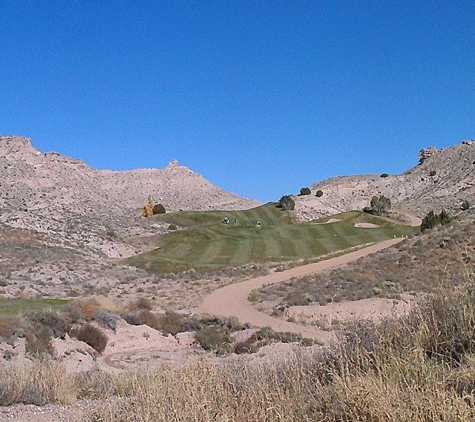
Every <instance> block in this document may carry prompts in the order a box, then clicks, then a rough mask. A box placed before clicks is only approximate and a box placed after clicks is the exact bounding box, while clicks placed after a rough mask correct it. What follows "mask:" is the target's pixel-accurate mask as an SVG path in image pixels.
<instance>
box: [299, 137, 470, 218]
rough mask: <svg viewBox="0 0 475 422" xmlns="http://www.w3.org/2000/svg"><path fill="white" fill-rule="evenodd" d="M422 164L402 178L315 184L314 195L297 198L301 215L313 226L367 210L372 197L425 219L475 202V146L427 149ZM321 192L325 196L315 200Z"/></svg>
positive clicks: (348, 178)
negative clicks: (431, 213) (313, 222)
mask: <svg viewBox="0 0 475 422" xmlns="http://www.w3.org/2000/svg"><path fill="white" fill-rule="evenodd" d="M421 158H422V162H421V163H420V164H418V165H416V166H415V167H413V168H411V169H410V170H408V171H406V172H405V173H402V174H400V175H388V176H387V177H381V175H356V176H341V177H333V178H330V179H328V180H324V181H321V182H316V183H314V184H313V185H311V190H312V194H311V195H307V196H297V197H296V201H295V202H296V207H295V208H296V215H297V217H298V218H299V219H301V220H304V221H308V220H312V219H314V218H317V217H322V216H326V215H332V214H337V213H339V212H343V211H350V210H355V209H363V208H364V207H366V206H369V203H370V201H371V198H372V197H373V196H376V195H378V196H379V195H385V196H386V197H388V198H389V199H390V200H391V203H392V206H393V210H399V211H402V212H404V213H409V214H414V215H418V216H420V217H423V216H425V215H426V214H427V213H428V212H429V211H430V210H435V211H439V210H440V209H442V208H445V209H446V210H448V211H449V212H450V213H451V214H456V213H458V212H459V211H460V206H461V204H462V202H463V201H465V200H467V201H469V203H470V204H474V203H475V142H474V141H463V142H462V143H461V144H458V145H455V146H452V147H450V148H446V149H443V150H435V149H431V148H429V149H427V150H422V151H421V153H420V156H419V159H421ZM318 190H322V192H323V196H321V197H320V198H317V197H316V196H315V194H316V192H317V191H318Z"/></svg>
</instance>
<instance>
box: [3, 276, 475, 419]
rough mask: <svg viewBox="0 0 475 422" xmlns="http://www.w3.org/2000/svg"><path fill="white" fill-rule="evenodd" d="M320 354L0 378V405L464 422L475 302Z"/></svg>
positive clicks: (461, 296) (427, 304)
mask: <svg viewBox="0 0 475 422" xmlns="http://www.w3.org/2000/svg"><path fill="white" fill-rule="evenodd" d="M341 336H342V337H341V339H340V341H339V342H338V343H337V344H335V345H334V346H333V347H331V348H328V349H312V351H311V350H310V349H304V348H302V349H298V350H297V351H294V352H292V353H285V354H282V355H280V356H278V357H276V358H272V359H270V358H267V359H262V358H261V359H257V358H256V359H249V358H244V359H241V358H232V359H229V358H227V359H224V360H223V359H212V358H207V359H203V360H201V361H198V362H194V363H190V364H188V365H186V366H184V367H181V368H172V367H160V368H147V369H146V370H138V371H134V372H127V373H123V374H117V375H112V374H101V373H90V374H82V375H76V376H73V375H71V374H66V373H65V372H64V368H63V367H62V366H61V365H59V364H57V363H54V362H49V361H43V362H37V363H34V364H32V365H31V366H29V367H27V368H22V369H18V368H16V369H15V368H8V369H2V370H0V380H1V381H0V400H1V403H2V404H3V405H9V404H12V403H17V402H27V403H36V404H43V403H48V402H53V403H71V402H74V400H76V399H77V398H97V399H104V398H110V397H119V398H120V400H114V401H113V403H114V404H108V403H110V402H108V401H104V402H103V403H102V404H101V405H100V406H99V407H98V408H97V409H96V410H94V414H91V415H90V418H89V420H90V421H95V422H99V421H102V422H109V421H118V422H121V421H143V422H145V421H195V420H199V421H284V420H285V421H315V420H322V421H335V422H336V421H355V420H360V421H371V422H373V421H374V422H381V421H388V422H389V421H402V420H403V421H411V422H419V421H435V420H437V421H454V420H457V421H471V420H473V419H474V418H475V394H474V393H475V381H474V379H475V293H474V292H473V291H472V290H471V288H470V285H469V286H468V287H466V288H465V287H461V288H457V289H449V290H440V291H439V292H437V293H434V294H433V295H429V296H427V297H426V298H425V299H424V301H423V302H421V303H420V304H419V305H418V306H416V307H414V309H413V310H412V311H411V312H410V313H409V314H408V315H407V316H406V317H403V318H401V319H399V320H394V319H389V320H386V321H384V322H383V323H382V324H380V325H375V324H374V323H372V322H369V321H362V322H356V323H355V324H354V325H352V326H348V327H345V331H344V332H342V334H341Z"/></svg>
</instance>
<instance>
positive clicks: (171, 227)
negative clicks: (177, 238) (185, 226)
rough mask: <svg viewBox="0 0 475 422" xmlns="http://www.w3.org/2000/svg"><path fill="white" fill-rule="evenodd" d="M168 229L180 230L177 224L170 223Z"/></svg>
mask: <svg viewBox="0 0 475 422" xmlns="http://www.w3.org/2000/svg"><path fill="white" fill-rule="evenodd" d="M168 230H178V227H177V226H176V225H175V224H170V225H169V226H168Z"/></svg>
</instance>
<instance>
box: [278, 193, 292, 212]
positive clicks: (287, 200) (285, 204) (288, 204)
mask: <svg viewBox="0 0 475 422" xmlns="http://www.w3.org/2000/svg"><path fill="white" fill-rule="evenodd" d="M277 206H278V207H279V208H282V209H284V210H285V211H292V210H294V209H295V201H294V199H293V198H292V196H291V195H284V196H283V197H282V198H280V200H279V204H278V205H277Z"/></svg>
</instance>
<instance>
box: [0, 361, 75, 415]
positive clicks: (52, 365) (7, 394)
mask: <svg viewBox="0 0 475 422" xmlns="http://www.w3.org/2000/svg"><path fill="white" fill-rule="evenodd" d="M76 391H77V389H76V386H75V384H74V380H73V378H72V377H71V376H70V375H68V374H67V373H66V369H65V367H64V366H63V365H61V364H60V363H58V362H53V361H51V360H48V361H47V360H42V361H36V362H31V363H29V364H25V365H21V366H7V367H3V368H1V369H0V405H2V406H8V405H11V404H14V403H27V404H36V405H44V404H46V403H60V404H72V403H74V402H75V401H76V397H77V394H76Z"/></svg>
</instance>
